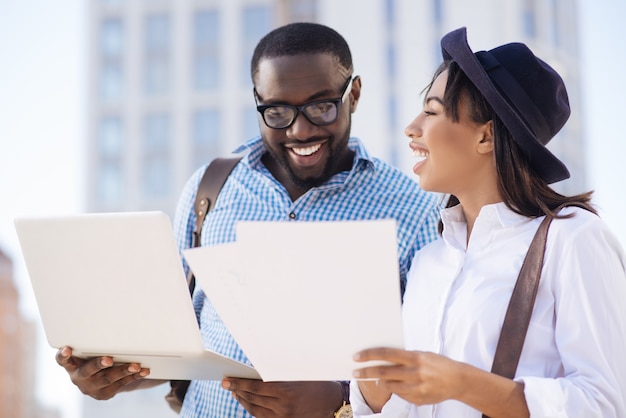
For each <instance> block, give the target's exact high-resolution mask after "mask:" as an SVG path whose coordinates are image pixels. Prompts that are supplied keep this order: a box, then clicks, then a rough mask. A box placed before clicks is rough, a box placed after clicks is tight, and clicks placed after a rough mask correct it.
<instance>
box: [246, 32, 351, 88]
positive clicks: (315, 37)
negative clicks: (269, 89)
mask: <svg viewBox="0 0 626 418" xmlns="http://www.w3.org/2000/svg"><path fill="white" fill-rule="evenodd" d="M319 53H329V54H332V55H334V56H335V57H337V59H338V60H339V64H340V65H341V66H342V67H344V68H346V69H348V70H350V72H352V54H351V53H350V47H349V46H348V43H347V42H346V40H345V39H344V38H343V36H341V35H340V34H339V33H338V32H337V31H335V30H334V29H331V28H329V27H328V26H324V25H320V24H318V23H304V22H299V23H290V24H288V25H285V26H281V27H279V28H276V29H274V30H272V31H271V32H269V33H268V34H267V35H265V36H264V37H263V38H262V39H261V40H260V41H259V43H258V44H257V46H256V48H255V49H254V54H253V55H252V61H251V62H250V76H251V77H252V82H253V83H254V78H255V76H256V73H257V72H258V70H259V63H260V62H261V60H262V59H265V58H276V57H282V56H289V55H300V54H319Z"/></svg>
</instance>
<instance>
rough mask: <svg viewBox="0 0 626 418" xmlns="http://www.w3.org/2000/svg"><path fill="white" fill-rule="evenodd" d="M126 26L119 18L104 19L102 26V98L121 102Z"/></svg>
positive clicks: (100, 84)
mask: <svg viewBox="0 0 626 418" xmlns="http://www.w3.org/2000/svg"><path fill="white" fill-rule="evenodd" d="M123 58H124V26H123V24H122V20H121V19H119V18H107V19H104V20H103V21H102V23H101V26H100V62H101V67H100V81H99V90H100V97H101V98H102V99H103V100H105V101H116V100H119V99H120V98H121V96H122V94H123V87H124V86H123V82H124V80H123V71H122V68H123Z"/></svg>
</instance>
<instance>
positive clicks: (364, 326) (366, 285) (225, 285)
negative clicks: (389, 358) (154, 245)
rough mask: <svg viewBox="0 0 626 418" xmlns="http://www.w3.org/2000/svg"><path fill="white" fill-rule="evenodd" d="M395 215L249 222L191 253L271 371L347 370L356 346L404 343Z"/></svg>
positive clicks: (297, 375)
mask: <svg viewBox="0 0 626 418" xmlns="http://www.w3.org/2000/svg"><path fill="white" fill-rule="evenodd" d="M396 247H397V237H396V227H395V221H392V220H378V221H345V222H242V223H239V224H238V226H237V242H235V243H230V244H225V245H221V246H217V247H209V248H206V247H205V248H195V249H190V250H187V251H185V252H184V256H185V258H186V260H187V262H188V263H189V265H190V267H191V269H192V270H193V272H194V274H195V275H196V280H197V281H198V284H199V285H200V287H201V288H202V289H203V290H204V291H205V293H206V294H207V296H208V297H209V299H210V300H211V302H212V303H213V304H214V306H215V308H216V310H217V312H218V313H219V315H220V317H221V318H222V320H223V321H224V323H225V324H226V326H227V327H228V329H229V330H230V332H231V334H232V335H233V337H234V338H235V340H236V341H237V342H238V343H239V345H240V347H241V348H242V349H243V351H244V352H245V353H246V355H247V356H248V358H249V359H250V360H251V361H252V363H253V364H254V366H255V368H256V369H257V371H258V372H259V374H260V375H261V377H262V378H263V380H265V381H289V380H349V379H350V378H351V376H352V371H353V370H354V369H356V368H359V367H363V364H362V363H356V362H354V361H353V360H352V355H353V354H354V353H356V352H357V351H359V350H361V349H364V348H369V347H378V346H387V347H398V348H402V347H403V346H404V344H403V337H402V322H401V305H400V284H399V273H398V259H397V248H396Z"/></svg>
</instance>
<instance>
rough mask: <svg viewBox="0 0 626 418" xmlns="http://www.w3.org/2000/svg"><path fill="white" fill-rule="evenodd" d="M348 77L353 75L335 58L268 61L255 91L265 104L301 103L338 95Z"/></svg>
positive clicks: (309, 56)
mask: <svg viewBox="0 0 626 418" xmlns="http://www.w3.org/2000/svg"><path fill="white" fill-rule="evenodd" d="M348 76H350V72H349V71H348V70H347V69H345V68H343V67H342V66H341V65H340V64H339V60H337V59H334V57H333V56H331V54H303V55H293V56H282V57H276V58H267V59H264V60H263V61H261V62H260V63H259V71H258V73H257V77H256V80H255V89H256V91H257V94H258V95H259V97H260V98H262V99H263V100H269V101H274V100H276V101H284V100H287V98H291V99H292V100H294V101H301V100H306V99H309V98H311V97H316V96H319V95H322V96H323V95H332V94H336V93H337V89H338V88H339V87H340V86H341V84H342V83H344V82H345V80H346V79H347V78H348ZM294 96H297V97H294ZM292 100H289V101H292Z"/></svg>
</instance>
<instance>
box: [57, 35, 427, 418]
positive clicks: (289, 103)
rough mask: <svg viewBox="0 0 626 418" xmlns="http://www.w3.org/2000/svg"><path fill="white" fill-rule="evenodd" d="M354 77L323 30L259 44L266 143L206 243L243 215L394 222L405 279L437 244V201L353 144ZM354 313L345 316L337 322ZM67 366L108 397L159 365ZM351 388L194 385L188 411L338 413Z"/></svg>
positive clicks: (212, 317) (208, 331)
mask: <svg viewBox="0 0 626 418" xmlns="http://www.w3.org/2000/svg"><path fill="white" fill-rule="evenodd" d="M352 71H353V67H352V57H351V53H350V49H349V47H348V45H347V43H346V41H345V40H344V39H343V37H341V35H339V34H338V33H337V32H335V31H334V30H332V29H330V28H328V27H326V26H323V25H318V24H312V23H295V24H291V25H287V26H283V27H280V28H278V29H276V30H274V31H272V32H270V33H269V34H268V35H266V36H265V37H264V38H263V39H262V40H261V41H260V42H259V44H258V45H257V47H256V49H255V52H254V55H253V57H252V63H251V75H252V81H253V84H254V99H255V101H256V103H257V109H258V112H259V125H260V128H261V137H257V138H254V139H252V140H250V141H248V142H247V143H246V144H244V145H243V146H241V147H240V148H239V149H237V150H236V152H243V151H248V153H247V155H246V156H245V157H244V158H243V159H242V161H241V162H240V163H239V164H238V165H237V166H236V167H235V169H234V170H233V172H232V173H231V175H230V177H229V178H228V180H227V182H226V183H225V184H224V187H223V188H222V191H221V193H220V196H219V199H218V200H217V202H216V205H215V208H214V209H213V211H212V212H210V213H209V214H208V216H207V218H206V221H205V223H204V227H203V231H202V245H216V244H221V243H225V242H231V241H234V240H235V223H236V222H237V221H241V220H273V221H304V222H309V221H333V220H356V219H381V218H391V219H395V220H396V221H397V225H398V254H399V266H400V272H401V281H402V282H404V280H405V277H406V272H407V271H408V268H409V265H410V262H411V259H412V257H413V255H414V253H415V252H416V251H417V250H418V249H419V248H420V247H422V246H423V245H425V244H426V243H428V242H430V241H431V240H433V239H435V237H436V222H437V216H436V211H435V210H434V208H435V206H436V198H435V197H434V196H433V195H430V194H427V193H425V192H423V191H421V190H420V189H419V187H418V186H417V185H416V183H415V182H414V181H413V180H412V179H410V178H409V177H408V176H405V175H404V174H402V173H401V172H400V171H399V170H397V169H395V168H393V167H391V166H389V165H387V164H385V163H383V162H381V161H379V160H378V159H374V158H371V157H370V156H369V155H368V154H367V152H366V150H365V148H364V147H363V144H362V143H361V142H360V140H358V139H357V138H351V137H350V124H351V114H352V113H353V112H354V111H355V110H356V108H357V103H358V101H359V97H360V94H361V79H360V78H359V77H358V76H354V75H353V73H352ZM203 172H204V168H201V169H199V170H198V171H197V172H196V173H195V174H194V175H193V176H192V178H191V179H190V180H189V182H188V183H187V185H186V186H185V189H184V190H183V193H182V196H181V199H180V202H179V205H178V208H177V214H176V217H175V221H174V228H175V234H176V236H177V241H178V244H179V248H180V249H181V250H182V249H184V248H188V247H190V246H191V236H192V230H193V225H194V224H195V214H194V213H193V202H194V199H195V193H196V190H197V187H198V184H199V181H200V178H201V176H202V173H203ZM355 263H358V260H355ZM403 284H404V283H403ZM328 292H329V293H332V292H333V289H328ZM194 307H195V309H196V313H197V315H198V320H199V323H200V329H201V333H202V336H203V340H204V344H205V346H206V347H207V348H208V349H211V350H214V351H217V352H219V353H222V354H224V355H227V356H229V357H232V358H234V359H236V360H239V361H242V362H248V360H247V358H246V356H245V354H244V353H243V352H242V351H241V349H240V348H239V347H238V346H237V343H236V342H235V341H234V339H233V338H232V336H231V335H230V334H229V332H228V330H227V329H226V327H225V325H224V323H223V322H222V321H221V320H220V319H219V316H218V315H217V313H216V311H215V310H214V308H213V306H212V305H211V303H210V302H209V301H208V299H207V298H206V297H205V295H204V293H203V292H202V291H201V290H199V289H198V290H197V291H196V292H195V294H194ZM320 309H327V307H320ZM285 314H286V315H288V314H289V313H288V312H286V313H285ZM344 314H345V312H342V311H341V309H340V308H338V309H337V316H338V317H340V316H341V315H344ZM57 361H58V362H59V364H60V365H62V366H63V367H65V369H66V370H67V371H68V373H69V374H70V376H71V377H72V381H73V382H74V383H75V384H76V385H77V386H78V387H79V388H80V389H81V391H82V392H83V393H85V394H87V395H90V396H92V397H94V398H97V399H108V398H110V397H112V396H114V395H115V394H116V393H118V392H120V391H124V390H131V389H135V388H137V387H148V386H150V385H154V384H155V382H154V381H150V380H144V379H143V377H145V376H146V375H147V373H148V372H149V371H148V370H146V369H142V368H141V367H140V366H139V365H137V364H131V365H121V366H113V365H112V364H113V362H112V359H111V358H110V357H100V358H96V359H90V360H81V359H78V358H74V357H71V350H70V349H69V348H67V347H66V348H62V349H61V350H59V352H58V354H57ZM345 389H346V387H345V385H344V384H342V383H341V382H267V383H265V382H261V381H253V380H246V379H234V378H227V379H224V380H223V381H222V382H216V381H193V382H191V385H190V387H189V389H188V392H187V394H186V397H185V401H184V404H183V408H182V411H181V416H184V417H235V416H236V417H244V416H245V417H247V416H250V414H251V415H253V416H255V417H257V418H262V417H290V418H291V417H333V415H334V414H335V412H337V411H338V410H339V409H340V408H341V407H342V405H343V400H347V399H346V396H347V394H346V393H345ZM342 416H343V415H342Z"/></svg>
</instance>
